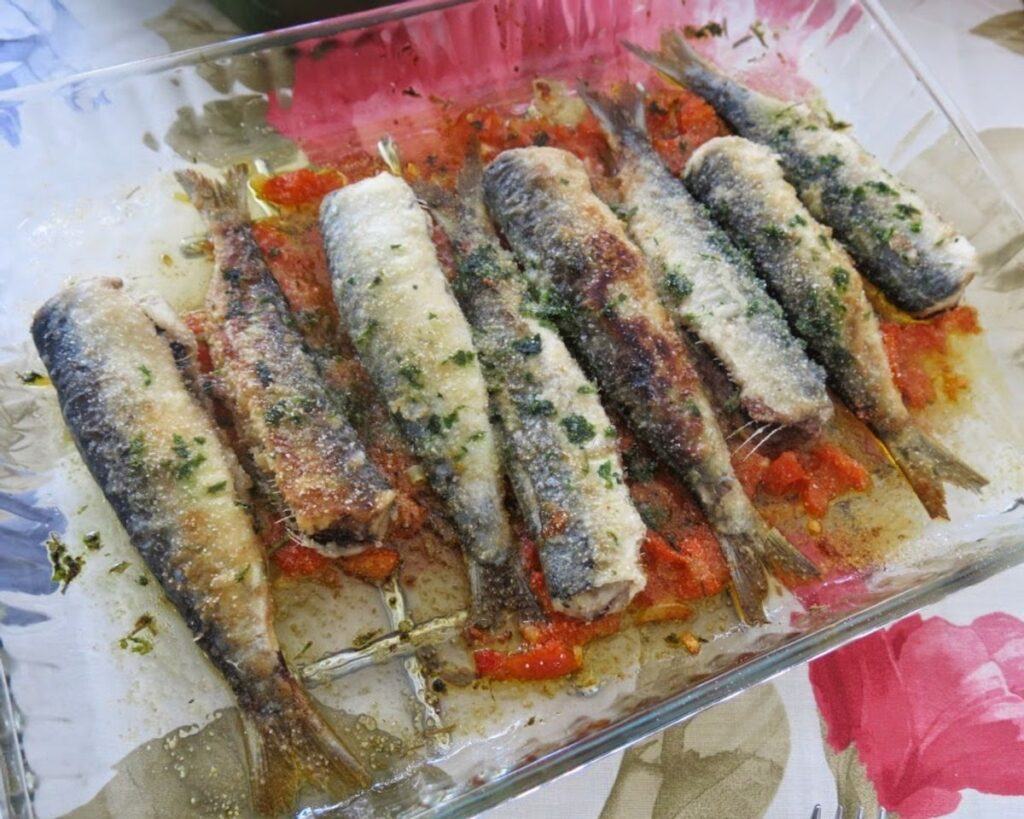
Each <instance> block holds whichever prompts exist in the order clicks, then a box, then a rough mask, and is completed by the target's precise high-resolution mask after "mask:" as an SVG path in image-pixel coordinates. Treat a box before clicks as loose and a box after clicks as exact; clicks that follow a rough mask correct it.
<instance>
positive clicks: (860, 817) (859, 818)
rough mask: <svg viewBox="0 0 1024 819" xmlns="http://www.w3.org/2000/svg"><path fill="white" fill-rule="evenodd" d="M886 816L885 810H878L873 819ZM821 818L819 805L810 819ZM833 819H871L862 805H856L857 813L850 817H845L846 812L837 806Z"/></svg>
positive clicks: (887, 813)
mask: <svg viewBox="0 0 1024 819" xmlns="http://www.w3.org/2000/svg"><path fill="white" fill-rule="evenodd" d="M888 815H889V812H888V811H887V810H886V809H885V808H879V809H878V813H877V814H876V816H875V819H886V817H888ZM821 817H822V812H821V805H815V806H814V810H812V811H811V819H821ZM833 819H871V817H870V816H868V815H867V814H866V813H865V809H864V806H863V805H858V807H857V812H856V813H854V814H852V815H850V816H849V817H847V816H846V811H845V810H844V809H843V806H842V805H839V806H838V807H836V812H835V814H834V816H833Z"/></svg>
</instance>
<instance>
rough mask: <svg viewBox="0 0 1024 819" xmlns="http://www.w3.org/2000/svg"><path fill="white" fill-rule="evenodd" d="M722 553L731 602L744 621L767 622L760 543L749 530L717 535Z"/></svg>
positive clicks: (766, 593) (765, 577) (764, 580)
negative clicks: (729, 581) (726, 569)
mask: <svg viewBox="0 0 1024 819" xmlns="http://www.w3.org/2000/svg"><path fill="white" fill-rule="evenodd" d="M718 542H719V543H720V544H721V546H722V554H723V556H724V557H725V562H726V565H727V566H728V567H729V578H730V580H731V581H732V586H731V589H730V592H731V594H732V600H733V604H734V605H735V606H736V610H737V611H738V612H739V614H740V616H741V617H742V618H743V620H744V621H745V622H747V623H767V622H768V617H767V616H766V615H765V611H764V600H765V597H767V595H768V578H767V575H766V574H765V565H764V561H763V560H762V558H761V552H760V544H759V540H758V538H757V537H756V536H754V535H752V534H749V533H745V532H744V533H732V534H729V535H727V536H726V535H723V536H720V537H719V539H718Z"/></svg>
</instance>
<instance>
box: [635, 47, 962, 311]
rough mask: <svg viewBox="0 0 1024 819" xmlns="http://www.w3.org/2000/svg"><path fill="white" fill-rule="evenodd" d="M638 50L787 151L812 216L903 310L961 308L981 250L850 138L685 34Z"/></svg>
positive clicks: (754, 135)
mask: <svg viewBox="0 0 1024 819" xmlns="http://www.w3.org/2000/svg"><path fill="white" fill-rule="evenodd" d="M630 48H631V50H632V51H634V53H636V54H638V55H639V56H640V57H641V58H642V59H644V60H646V61H647V62H649V63H651V64H652V65H653V66H655V67H656V68H658V69H659V70H660V71H662V72H664V73H665V74H666V75H668V76H669V77H671V78H672V79H673V80H676V81H677V82H679V83H680V84H682V85H684V86H686V87H687V88H690V89H691V90H693V91H695V92H696V93H698V94H700V95H701V96H703V97H704V98H705V99H706V100H707V101H708V102H710V103H711V104H712V105H713V106H714V107H715V109H716V110H717V111H718V113H719V114H721V115H722V116H723V117H724V118H725V119H726V120H727V121H728V122H729V123H730V124H731V125H732V126H733V127H734V128H735V129H736V131H737V132H738V133H739V134H740V135H742V136H744V137H747V138H748V139H752V140H754V141H756V142H761V143H763V144H766V145H769V146H770V147H772V148H773V149H774V150H775V151H777V152H778V154H779V157H780V159H781V161H782V163H783V167H784V168H785V172H786V178H787V179H788V180H789V181H790V182H791V183H792V184H793V185H794V186H795V187H796V188H797V190H798V191H799V194H800V198H801V199H802V200H803V202H804V204H805V205H806V206H807V208H808V210H809V211H810V212H811V213H812V214H813V215H814V217H815V218H816V219H817V220H818V221H820V222H823V223H825V224H827V225H829V226H831V228H832V229H833V230H834V231H835V235H836V237H837V238H838V239H839V240H840V241H842V242H843V244H845V245H846V246H847V248H848V250H849V251H850V253H851V255H852V256H853V257H854V259H855V260H856V262H857V264H858V265H859V266H860V269H861V270H862V271H863V273H864V275H865V276H867V277H868V278H869V279H870V280H871V282H872V283H874V284H875V285H876V286H877V287H878V288H879V289H880V290H881V291H882V292H883V293H884V294H885V295H886V297H887V298H888V299H889V300H890V301H891V302H892V303H893V304H895V305H896V306H897V307H899V308H901V309H903V310H905V311H907V312H908V313H910V314H911V315H914V316H928V315H931V314H933V313H937V312H939V311H941V310H945V309H947V308H949V307H952V306H954V305H956V304H957V303H958V302H959V301H960V298H961V296H962V295H963V291H964V288H965V287H967V285H968V283H969V282H970V281H971V279H972V278H973V277H974V275H975V273H976V272H977V271H978V269H979V262H978V256H977V252H976V251H975V249H974V247H973V246H972V245H971V243H970V242H969V241H968V240H967V238H965V237H964V236H962V235H961V234H959V233H958V232H957V231H956V229H955V228H953V227H952V226H951V225H950V224H949V223H947V222H946V221H945V220H943V219H942V217H940V216H939V215H938V214H937V213H936V212H935V211H934V210H933V209H932V208H930V207H929V206H928V204H927V203H926V202H925V201H924V200H923V199H922V198H921V197H920V196H919V195H918V194H917V193H915V192H914V191H913V190H911V189H910V188H909V187H908V186H907V185H906V184H904V183H903V182H901V181H900V180H899V179H898V178H897V177H896V176H894V175H893V174H891V173H889V172H888V171H887V170H886V169H885V168H883V167H882V165H881V163H880V162H879V161H878V160H877V159H876V158H875V157H874V156H872V155H871V154H870V153H868V152H867V151H866V150H865V149H864V147H863V146H862V145H861V144H860V143H859V142H857V140H856V139H855V138H854V137H853V136H852V135H851V134H850V133H849V132H848V131H847V130H845V129H843V128H838V129H837V128H835V127H834V121H829V120H827V119H824V118H823V117H821V116H820V115H819V114H818V113H816V112H815V111H814V110H813V109H812V108H811V107H809V106H808V105H806V104H803V103H787V102H785V101H783V100H780V99H777V98H774V97H770V96H767V95H765V94H761V93H759V92H757V91H754V90H752V89H750V88H747V87H746V86H744V85H742V84H740V83H739V82H737V81H735V80H733V79H730V78H729V77H727V76H725V75H724V74H723V73H722V72H720V71H719V70H718V69H717V68H715V67H714V66H712V65H711V64H710V63H709V62H708V61H707V60H705V59H704V58H703V57H702V56H700V55H699V54H697V53H696V52H695V51H694V50H693V48H692V47H691V46H690V45H689V44H688V43H686V41H685V40H684V39H683V37H682V35H681V34H679V32H677V31H671V32H665V33H664V34H663V36H662V42H661V51H660V52H657V53H652V52H646V51H644V50H643V49H640V48H637V47H636V46H630Z"/></svg>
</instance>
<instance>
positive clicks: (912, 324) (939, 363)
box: [882, 306, 981, 409]
mask: <svg viewBox="0 0 1024 819" xmlns="http://www.w3.org/2000/svg"><path fill="white" fill-rule="evenodd" d="M980 332H981V325H980V324H979V323H978V312H977V310H975V309H974V308H973V307H967V306H962V307H955V308H953V309H952V310H949V311H948V312H945V313H942V314H941V315H939V316H936V317H935V318H932V319H928V320H927V321H883V322H882V339H883V341H884V342H885V352H886V355H887V356H888V358H889V366H890V367H891V368H892V374H893V378H894V379H895V380H896V386H897V387H899V390H900V393H901V394H902V395H903V401H904V402H905V403H906V405H907V407H908V408H910V409H924V408H925V407H927V406H929V405H931V404H933V403H935V401H936V400H937V399H938V397H939V390H940V389H941V391H942V394H943V395H944V396H945V397H946V398H947V399H948V400H950V401H955V400H956V399H957V398H958V397H959V396H960V394H961V393H962V392H963V391H964V390H965V389H966V388H967V387H968V386H969V385H968V382H967V380H966V379H965V378H964V377H963V376H962V375H960V374H959V373H957V372H956V370H955V369H954V367H953V365H952V362H951V361H950V360H949V352H950V350H949V339H950V336H953V335H976V334H978V333H980Z"/></svg>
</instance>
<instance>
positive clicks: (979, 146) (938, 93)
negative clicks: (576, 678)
mask: <svg viewBox="0 0 1024 819" xmlns="http://www.w3.org/2000/svg"><path fill="white" fill-rule="evenodd" d="M853 1H854V2H856V3H858V4H859V5H860V6H861V7H862V8H863V9H864V10H865V11H866V12H867V13H868V14H869V16H870V17H871V18H872V21H873V22H874V23H875V24H876V25H877V26H878V28H879V29H880V30H881V31H882V32H883V33H884V35H885V36H886V37H887V38H888V39H889V41H890V43H891V44H892V46H893V48H894V49H895V50H896V52H897V53H898V54H899V55H900V57H901V58H902V59H903V60H904V61H905V63H906V64H907V65H908V66H909V67H910V68H911V70H912V71H913V72H914V74H915V75H916V76H917V78H918V79H919V81H920V82H921V84H922V86H923V87H924V88H925V90H926V91H927V92H928V94H929V95H930V96H931V97H932V99H933V100H934V101H935V103H936V105H937V106H938V107H939V108H940V109H941V110H942V112H943V113H944V114H945V116H946V118H947V119H948V121H949V122H950V123H951V124H952V126H953V127H954V128H955V129H956V131H957V134H958V136H959V137H960V138H961V139H963V141H964V143H965V144H966V146H967V148H968V150H970V152H971V153H972V155H973V156H974V157H975V159H976V160H977V161H978V163H979V164H980V165H981V167H982V169H983V171H984V172H985V174H986V176H987V177H988V178H989V179H990V180H991V182H992V183H993V187H994V188H995V190H996V191H998V193H999V195H1000V197H1001V198H1002V199H1003V201H1004V202H1005V204H1006V205H1007V207H1009V208H1010V209H1011V210H1012V211H1013V212H1014V213H1015V215H1017V216H1018V217H1019V218H1020V219H1021V221H1024V207H1022V204H1024V203H1019V202H1018V201H1016V200H1015V199H1014V198H1013V197H1012V196H1010V195H1009V194H1008V192H1007V191H1006V189H1005V187H1004V186H1003V185H1001V184H1000V183H999V181H998V180H999V176H1000V173H999V171H998V170H997V166H996V164H995V162H994V160H993V159H992V157H991V155H990V154H989V152H988V150H987V149H986V148H985V146H984V144H983V143H982V142H981V140H980V138H979V137H978V135H977V133H976V132H975V131H974V129H973V128H972V127H971V125H970V124H969V123H968V121H967V119H966V118H965V117H964V115H963V114H962V112H961V111H960V110H959V109H958V108H957V106H956V105H955V104H954V103H953V102H952V100H951V99H950V98H949V97H948V95H947V94H946V93H945V92H944V91H943V90H942V89H941V87H940V86H939V85H938V84H937V83H936V81H935V79H934V77H933V76H932V75H931V74H930V72H929V71H928V70H927V69H926V68H925V67H924V65H923V64H922V62H921V61H920V59H919V58H918V57H917V55H916V54H915V52H914V51H913V49H912V47H911V46H910V45H909V43H908V42H907V40H906V39H905V38H904V37H903V35H902V34H901V33H900V32H899V30H898V29H897V27H896V25H895V24H894V23H893V21H892V19H891V18H890V17H889V15H888V13H887V12H886V11H885V10H884V8H883V7H882V5H881V0H853ZM474 2H486V0H406V1H405V2H400V3H396V4H394V5H391V6H386V7H382V8H375V9H368V10H365V11H360V12H354V13H352V14H347V15H342V16H339V17H334V18H331V19H327V20H320V21H316V22H312V23H305V24H301V25H297V26H291V27H288V28H283V29H278V30H275V31H269V32H261V33H258V34H251V35H245V36H241V37H237V38H234V39H231V40H226V41H224V42H221V43H213V44H209V45H204V46H198V47H195V48H190V49H186V50H183V51H178V52H175V53H172V54H167V55H161V56H156V57H147V58H144V59H140V60H134V61H130V62H125V63H120V64H117V65H113V66H105V67H102V68H97V69H93V70H90V71H84V72H80V73H77V74H74V75H69V76H67V77H61V78H57V79H54V80H48V81H45V82H40V83H34V84H32V85H27V86H21V87H17V88H12V89H9V90H7V91H2V92H0V102H5V101H27V100H29V99H31V98H32V97H35V96H37V95H43V94H47V93H52V92H55V91H58V92H59V91H60V90H61V89H65V88H67V87H69V86H74V87H81V86H82V85H84V84H101V83H105V82H117V81H118V80H122V79H126V78H129V77H141V76H146V75H150V74H155V73H160V72H165V71H170V70H173V69H175V68H180V67H185V66H190V65H196V64H199V63H203V62H210V61H214V60H217V59H221V58H229V57H235V56H239V55H242V54H247V53H251V52H254V51H260V50H264V49H268V48H275V47H287V46H290V45H294V44H296V43H298V42H301V41H304V40H309V39H316V38H323V37H330V36H333V35H335V34H339V33H342V32H346V31H353V30H358V29H362V28H368V27H370V26H376V25H380V24H382V23H388V22H392V21H395V20H400V19H404V18H408V17H413V16H416V15H419V14H425V13H428V12H432V11H439V10H442V9H446V8H450V7H453V6H460V5H468V4H470V3H474ZM1006 511H1009V510H1006ZM1021 563H1024V542H1021V543H1018V544H1015V545H1012V546H1004V547H1001V548H997V549H995V550H993V551H992V552H990V553H989V554H987V555H985V556H983V557H980V558H977V559H975V560H973V561H972V562H971V563H970V564H969V565H966V566H962V567H960V568H956V569H953V570H950V571H947V572H944V573H942V574H940V575H938V576H935V577H932V578H931V579H928V580H925V581H923V582H921V583H919V584H917V585H915V586H913V587H911V588H908V589H904V590H903V591H900V592H896V593H894V594H892V595H891V596H889V597H887V598H885V599H883V600H880V601H878V602H876V603H873V604H871V605H869V606H867V607H865V608H863V609H860V610H858V611H856V612H854V613H852V614H849V615H847V616H845V617H843V618H842V619H841V620H839V621H837V622H834V623H830V624H827V625H824V626H820V627H817V628H815V629H814V630H812V631H809V632H807V633H805V634H802V635H800V636H799V637H795V638H793V639H792V640H790V641H788V642H786V643H785V644H783V645H781V646H778V647H776V648H774V649H771V650H769V651H767V652H765V653H764V654H762V655H760V656H757V657H755V658H753V659H751V660H748V661H746V662H745V663H743V664H741V665H739V666H737V667H734V668H731V669H729V670H727V671H723V672H721V673H719V674H716V675H714V676H712V677H710V678H708V679H707V680H704V681H703V682H701V683H698V684H697V685H695V686H693V687H692V688H689V689H687V690H686V691H683V692H681V693H679V694H677V695H675V696H673V697H671V698H670V699H667V700H665V701H662V702H660V703H657V704H654V705H651V706H649V707H646V708H644V709H643V710H641V711H639V712H637V713H634V714H633V715H631V716H629V717H626V718H623V719H621V720H618V721H617V722H614V723H612V724H610V725H607V726H606V727H604V728H601V729H600V730H596V731H594V732H592V733H590V734H588V735H586V736H583V737H581V738H579V739H576V740H573V741H572V742H570V743H569V744H567V745H565V746H563V747H561V748H558V749H557V750H554V751H551V752H549V753H547V754H545V755H543V756H540V757H538V758H536V759H533V760H531V761H530V762H527V763H525V764H523V765H521V766H519V767H517V768H514V769H512V770H509V771H507V772H505V773H503V774H501V775H500V776H498V777H496V778H495V779H492V780H491V781H489V782H486V783H484V784H482V785H477V786H475V787H473V788H472V789H471V790H467V791H464V792H462V793H459V794H458V795H456V796H455V797H453V798H452V799H450V800H447V801H444V802H441V803H439V804H437V805H434V806H429V807H425V808H423V809H422V810H421V811H418V812H417V814H416V815H418V816H431V817H440V816H444V817H464V816H473V815H476V814H478V813H480V812H481V811H484V810H486V809H488V808H491V807H494V806H496V805H498V804H500V803H502V802H505V801H507V800H509V799H512V798H514V797H516V796H520V795H522V794H523V793H525V792H527V791H530V790H533V789H535V788H537V787H539V786H541V785H543V784H545V783H547V782H550V781H552V780H554V779H556V778H558V777H561V776H564V775H566V774H568V773H571V772H572V771H574V770H577V769H578V768H580V767H582V766H584V765H586V764H588V763H590V762H594V761H596V760H598V759H600V758H602V757H604V756H607V755H609V754H612V753H614V752H616V751H619V750H624V749H626V748H628V747H630V746H632V745H635V744H637V743H639V742H642V741H643V740H644V739H646V738H648V737H650V736H652V735H654V734H656V733H658V732H660V731H663V730H664V729H666V728H668V727H670V726H672V725H674V724H676V723H679V722H682V721H684V720H686V719H689V718H690V717H693V716H694V715H696V714H697V713H699V712H700V711H702V710H704V709H706V708H709V707H711V706H713V705H715V704H717V703H719V702H723V701H724V700H727V699H729V698H731V697H733V696H736V695H737V694H739V693H741V692H742V691H744V690H746V689H747V688H751V687H753V686H755V685H758V684H760V683H762V682H767V681H768V680H771V679H773V678H774V677H776V676H778V675H780V674H782V673H783V672H785V671H788V670H789V669H791V668H793V667H795V666H797V665H799V664H801V663H804V662H808V661H810V660H812V659H814V658H815V657H818V656H821V655H822V654H825V653H828V652H829V651H832V650H834V649H836V648H839V647H840V646H842V645H843V644H845V643H847V642H850V641H851V640H854V639H856V638H858V637H861V636H863V635H865V634H868V633H870V632H871V631H874V630H876V629H879V628H882V627H884V626H885V625H887V624H889V623H891V622H894V621H895V620H897V619H898V618H900V617H903V616H906V615H908V614H910V613H912V612H914V611H916V610H918V609H920V608H922V607H924V606H926V605H929V604H931V603H934V602H937V601H939V600H941V599H942V598H944V597H946V596H947V595H949V594H950V593H952V592H954V591H957V590H959V589H963V588H966V587H968V586H972V585H975V584H977V583H980V582H982V581H984V580H986V579H988V578H990V577H993V576H995V575H996V574H999V573H1000V572H1002V571H1004V570H1006V569H1009V568H1012V567H1013V566H1016V565H1019V564H1021ZM3 674H5V672H4V669H3V656H2V648H0V675H3ZM5 679H6V677H0V690H6V686H4V685H2V683H3V682H4V680H5ZM12 704H13V703H12V702H11V700H10V698H9V697H8V698H3V697H0V711H4V712H5V713H0V732H2V733H3V734H5V735H6V737H7V738H8V739H13V740H14V743H13V745H14V747H13V748H12V747H10V746H9V744H8V743H4V744H5V746H7V747H4V748H3V749H2V753H0V764H2V765H3V767H4V768H5V769H6V770H5V771H0V813H2V814H3V816H4V817H6V816H8V815H9V816H12V817H13V816H19V815H22V816H34V815H35V813H34V810H33V808H32V803H31V800H28V801H27V802H26V803H25V804H24V807H25V808H26V809H27V813H22V814H18V813H16V812H14V811H15V807H14V805H13V804H12V803H11V801H10V798H11V797H12V796H15V795H19V791H20V793H21V794H26V793H28V792H29V783H28V781H27V776H26V772H25V770H24V767H23V765H22V764H21V762H22V755H21V751H20V743H19V742H18V733H17V726H18V721H17V715H16V713H14V712H12V711H11V710H10V709H9V707H5V706H11V705H12ZM14 711H15V712H16V705H14ZM7 786H13V791H6V792H5V788H6V787H7Z"/></svg>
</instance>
